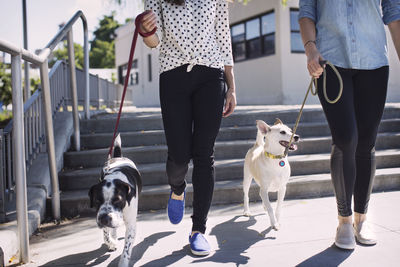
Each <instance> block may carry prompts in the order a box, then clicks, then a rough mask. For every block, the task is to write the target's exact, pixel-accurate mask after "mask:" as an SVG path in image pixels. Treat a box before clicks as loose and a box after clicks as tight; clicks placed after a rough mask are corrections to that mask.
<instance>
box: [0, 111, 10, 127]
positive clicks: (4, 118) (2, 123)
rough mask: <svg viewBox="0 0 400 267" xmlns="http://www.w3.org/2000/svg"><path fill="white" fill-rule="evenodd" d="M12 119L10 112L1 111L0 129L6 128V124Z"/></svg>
mask: <svg viewBox="0 0 400 267" xmlns="http://www.w3.org/2000/svg"><path fill="white" fill-rule="evenodd" d="M11 119H12V112H11V111H8V110H3V111H2V112H0V128H4V127H5V126H7V124H8V122H9V121H10V120H11Z"/></svg>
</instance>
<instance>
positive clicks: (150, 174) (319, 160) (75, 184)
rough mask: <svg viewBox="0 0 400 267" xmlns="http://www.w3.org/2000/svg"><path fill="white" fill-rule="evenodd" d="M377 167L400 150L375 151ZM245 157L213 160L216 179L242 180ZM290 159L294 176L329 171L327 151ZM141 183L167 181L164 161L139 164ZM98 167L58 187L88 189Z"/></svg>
mask: <svg viewBox="0 0 400 267" xmlns="http://www.w3.org/2000/svg"><path fill="white" fill-rule="evenodd" d="M376 159H377V168H395V167H400V149H391V150H378V151H377V152H376ZM243 162H244V158H239V159H225V160H216V161H215V177H216V180H217V181H224V180H235V179H242V177H243ZM289 162H290V166H291V170H292V175H293V176H299V175H308V174H318V173H329V171H330V154H329V153H325V154H310V155H290V156H289ZM137 166H138V168H139V171H140V173H141V174H142V179H143V184H144V185H163V184H167V178H166V174H165V163H151V164H138V165H137ZM100 171H101V167H95V168H87V169H78V170H69V171H68V170H66V171H64V172H62V173H60V175H59V180H60V188H61V190H78V189H88V188H90V186H92V185H94V184H95V183H97V181H98V179H99V177H100ZM191 174H192V166H190V168H189V172H188V175H187V181H188V182H191V177H192V175H191Z"/></svg>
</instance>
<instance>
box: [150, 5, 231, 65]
mask: <svg viewBox="0 0 400 267" xmlns="http://www.w3.org/2000/svg"><path fill="white" fill-rule="evenodd" d="M149 9H150V10H153V12H154V13H155V14H156V16H157V27H158V29H157V33H156V34H157V35H158V37H159V39H160V43H159V45H158V46H157V47H158V48H159V49H160V56H159V57H160V73H162V72H164V71H168V70H171V69H174V68H176V67H179V66H182V65H184V64H189V65H188V68H187V71H191V69H192V68H193V66H194V65H205V66H209V67H212V68H220V69H223V68H224V65H228V66H233V57H232V46H231V36H230V30H229V16H228V3H227V2H226V0H186V1H185V4H184V5H181V6H180V5H175V4H170V3H167V2H165V1H164V0H146V10H149Z"/></svg>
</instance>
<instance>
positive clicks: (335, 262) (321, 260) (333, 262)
mask: <svg viewBox="0 0 400 267" xmlns="http://www.w3.org/2000/svg"><path fill="white" fill-rule="evenodd" d="M353 251H354V250H343V249H340V248H337V247H336V246H335V244H332V246H330V247H329V248H327V249H325V250H324V251H321V252H320V253H318V254H316V255H314V256H312V257H310V258H308V259H306V260H305V261H303V262H301V263H299V264H298V265H296V267H320V266H324V267H334V266H339V265H340V264H341V263H342V262H344V261H345V260H346V259H347V258H348V257H350V255H351V253H353Z"/></svg>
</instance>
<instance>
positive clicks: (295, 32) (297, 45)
mask: <svg viewBox="0 0 400 267" xmlns="http://www.w3.org/2000/svg"><path fill="white" fill-rule="evenodd" d="M298 16H299V10H298V9H294V8H291V9H290V47H291V51H292V53H304V47H303V41H302V40H301V35H300V25H299V21H298V19H297V18H298Z"/></svg>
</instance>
